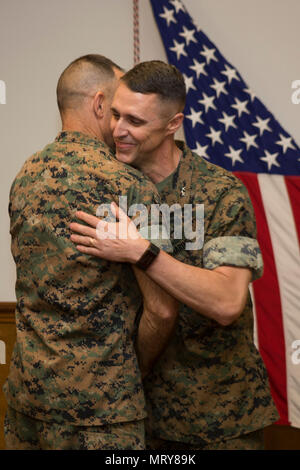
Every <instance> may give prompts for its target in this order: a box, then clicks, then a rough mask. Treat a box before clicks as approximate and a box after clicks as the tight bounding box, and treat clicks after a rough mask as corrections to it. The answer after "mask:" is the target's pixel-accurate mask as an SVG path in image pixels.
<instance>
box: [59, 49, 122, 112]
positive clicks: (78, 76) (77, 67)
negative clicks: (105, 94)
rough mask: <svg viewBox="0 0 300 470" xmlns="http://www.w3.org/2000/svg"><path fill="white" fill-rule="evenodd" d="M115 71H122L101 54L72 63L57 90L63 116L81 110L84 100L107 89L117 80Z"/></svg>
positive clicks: (87, 56) (64, 73)
mask: <svg viewBox="0 0 300 470" xmlns="http://www.w3.org/2000/svg"><path fill="white" fill-rule="evenodd" d="M114 69H117V70H122V69H121V68H120V67H119V66H118V65H116V64H115V63H114V62H113V61H111V60H110V59H108V58H106V57H104V56H102V55H99V54H88V55H85V56H82V57H79V58H78V59H76V60H74V61H73V62H71V63H70V64H69V65H68V67H67V68H66V69H65V70H64V71H63V73H62V74H61V76H60V78H59V80H58V84H57V89H56V93H57V104H58V108H59V111H60V114H61V116H62V117H63V116H64V114H65V113H66V112H67V111H68V110H78V109H80V107H81V106H82V104H83V102H84V100H85V99H86V98H87V97H88V96H93V95H94V94H95V93H96V92H97V91H98V90H99V89H102V90H103V89H104V90H105V89H107V87H108V85H109V83H110V82H111V81H112V80H114V78H115V73H114Z"/></svg>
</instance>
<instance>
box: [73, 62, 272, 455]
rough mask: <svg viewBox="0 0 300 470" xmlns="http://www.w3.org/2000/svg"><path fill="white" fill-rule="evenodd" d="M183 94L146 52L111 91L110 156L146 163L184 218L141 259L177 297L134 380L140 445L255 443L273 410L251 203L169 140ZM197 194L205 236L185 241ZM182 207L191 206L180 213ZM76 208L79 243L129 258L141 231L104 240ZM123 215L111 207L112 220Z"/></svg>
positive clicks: (227, 179)
mask: <svg viewBox="0 0 300 470" xmlns="http://www.w3.org/2000/svg"><path fill="white" fill-rule="evenodd" d="M174 82H175V83H176V86H175V84H174ZM183 95H184V82H183V79H182V77H181V75H180V74H179V72H177V73H175V72H174V67H172V66H169V65H167V64H164V63H162V62H159V61H150V62H146V63H141V64H138V65H137V66H136V67H135V68H133V69H132V70H130V71H129V72H127V73H126V74H125V75H124V76H123V77H122V79H121V81H120V84H119V86H118V88H117V91H116V93H115V96H114V99H113V102H112V131H113V137H114V140H115V145H116V157H117V159H118V160H119V161H122V162H126V163H129V164H130V165H132V166H135V167H137V168H138V169H140V170H141V171H142V172H143V173H144V174H146V175H147V176H148V177H149V178H150V179H151V180H152V181H153V182H154V183H155V184H156V186H157V188H158V190H159V192H160V196H161V200H162V202H163V203H166V204H167V205H168V206H169V207H170V206H172V205H174V204H179V205H180V207H181V208H182V212H181V214H182V218H183V219H184V220H183V221H184V227H187V228H189V230H187V231H185V232H184V236H183V237H182V238H181V239H179V238H178V237H177V236H175V232H176V230H177V223H178V222H180V223H182V220H181V219H178V215H177V217H175V222H174V224H173V227H172V230H171V236H172V241H173V245H174V256H170V255H169V254H167V253H163V252H160V253H159V254H158V255H157V256H156V258H155V260H154V261H153V262H152V263H151V264H150V266H149V267H148V268H147V270H146V274H147V275H148V276H149V278H151V279H152V280H154V281H155V282H156V283H157V284H159V285H160V286H161V287H162V288H163V289H165V290H166V291H167V292H168V293H169V294H171V295H172V296H173V297H174V298H176V299H177V300H178V301H180V303H181V304H180V311H179V318H178V324H177V326H176V330H175V333H174V335H173V337H172V340H171V341H170V344H169V345H168V347H167V349H166V350H165V351H164V352H163V354H162V355H161V357H160V358H159V359H158V361H157V362H156V363H155V364H154V367H153V370H152V371H151V372H150V373H149V374H148V375H147V377H146V378H145V381H144V386H145V391H146V397H147V403H148V408H147V409H148V423H147V429H148V438H149V440H148V446H149V448H151V449H160V450H162V449H163V450H171V449H182V450H188V449H199V450H212V449H261V448H263V433H262V429H263V428H264V427H266V426H267V425H269V424H271V423H273V422H274V421H276V419H278V414H277V411H276V408H275V406H274V404H273V402H272V399H271V395H270V390H269V384H268V377H267V373H266V370H265V367H264V365H263V362H262V359H261V357H260V355H259V353H258V351H257V349H256V348H255V346H254V344H253V314H252V305H251V299H250V295H249V289H248V287H249V283H250V282H251V280H254V279H257V278H258V277H260V276H261V274H262V258H261V254H260V250H259V246H258V243H257V241H256V226H255V218H254V213H253V209H252V205H251V202H250V199H249V196H248V193H247V191H246V188H245V187H244V186H243V184H242V183H241V181H240V180H238V179H237V178H236V177H235V176H234V175H233V174H232V173H229V172H228V171H226V170H223V169H222V168H219V167H217V166H215V165H212V164H211V163H209V162H207V161H206V160H204V159H203V158H200V157H199V156H198V155H196V154H195V153H193V152H192V151H191V150H190V149H189V148H188V147H187V146H186V145H185V144H184V143H183V142H177V141H175V140H174V134H175V132H176V131H177V130H178V129H179V127H180V126H181V123H182V120H183V113H182V112H183V108H184V100H183V99H182V97H183ZM203 205H204V220H203V219H202V222H203V235H204V243H203V244H202V245H201V246H199V243H198V244H197V243H196V246H195V244H193V243H191V240H192V239H193V236H196V235H197V230H196V231H195V225H196V229H197V224H198V222H199V223H200V224H199V227H198V229H199V230H198V231H199V232H201V214H203V212H201V211H199V212H197V210H198V209H199V207H200V208H201V207H203ZM188 207H191V208H192V212H191V213H190V212H187V214H188V216H187V218H186V217H185V215H186V213H185V209H186V208H188ZM191 214H192V217H191ZM199 214H200V216H199ZM122 217H123V216H122ZM79 218H81V219H82V220H84V221H85V222H86V223H88V224H89V225H91V227H93V228H89V229H87V228H86V227H83V226H80V225H79V224H72V225H71V228H72V229H73V230H74V231H76V232H78V233H80V234H81V236H78V235H73V236H72V239H73V241H74V242H75V243H77V244H78V249H79V250H80V251H81V252H83V253H91V252H90V248H89V246H88V244H87V243H86V240H87V235H88V236H91V237H93V239H94V242H93V252H92V253H91V254H94V255H96V256H98V257H100V258H105V259H111V252H116V251H118V253H119V256H118V260H119V261H125V260H126V261H127V262H128V260H129V261H130V262H131V263H132V264H133V265H134V263H135V262H136V261H137V259H138V258H137V255H136V251H135V250H137V249H138V246H139V244H140V243H141V240H140V239H138V240H135V244H134V245H133V244H132V241H131V240H120V239H118V238H114V239H111V240H108V241H107V240H105V242H104V241H103V239H102V238H101V236H99V230H98V231H97V230H95V229H96V227H99V225H100V226H101V225H102V224H103V222H101V221H100V222H99V221H98V219H97V218H95V217H89V216H88V215H85V214H82V213H81V214H79ZM122 223H123V219H122V218H121V219H120V222H119V223H118V224H117V225H118V226H119V227H120V226H121V225H122ZM191 224H192V229H191ZM106 227H107V229H108V230H113V228H114V227H113V226H112V225H110V224H106ZM82 235H83V236H82ZM199 235H200V236H201V233H199ZM200 238H201V237H200ZM198 241H199V240H198ZM125 256H126V258H125Z"/></svg>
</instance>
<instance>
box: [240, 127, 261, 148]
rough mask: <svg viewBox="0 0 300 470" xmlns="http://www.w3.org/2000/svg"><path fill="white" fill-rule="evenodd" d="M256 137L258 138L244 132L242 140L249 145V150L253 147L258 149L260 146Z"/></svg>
mask: <svg viewBox="0 0 300 470" xmlns="http://www.w3.org/2000/svg"><path fill="white" fill-rule="evenodd" d="M256 137H257V136H256V135H255V134H253V135H249V134H248V132H246V131H244V137H241V138H240V140H241V141H242V142H245V144H246V145H247V150H249V148H250V147H252V146H253V147H256V148H258V145H257V143H256V142H255V139H256Z"/></svg>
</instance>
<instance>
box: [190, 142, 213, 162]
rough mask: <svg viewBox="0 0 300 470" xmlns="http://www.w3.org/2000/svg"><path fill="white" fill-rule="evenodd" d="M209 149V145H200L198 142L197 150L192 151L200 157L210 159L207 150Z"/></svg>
mask: <svg viewBox="0 0 300 470" xmlns="http://www.w3.org/2000/svg"><path fill="white" fill-rule="evenodd" d="M207 148H208V145H203V146H202V145H200V144H199V142H196V148H194V149H192V150H193V151H194V152H196V154H197V155H199V157H204V158H208V159H209V155H207V153H206V149H207Z"/></svg>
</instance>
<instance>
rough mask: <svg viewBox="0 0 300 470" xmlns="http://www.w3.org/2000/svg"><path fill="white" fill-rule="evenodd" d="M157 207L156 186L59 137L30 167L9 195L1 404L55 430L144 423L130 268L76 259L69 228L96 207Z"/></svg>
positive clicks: (97, 148)
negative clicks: (123, 199) (10, 289)
mask: <svg viewBox="0 0 300 470" xmlns="http://www.w3.org/2000/svg"><path fill="white" fill-rule="evenodd" d="M121 195H122V196H127V197H128V205H131V204H133V203H136V204H138V203H143V204H144V205H146V206H147V207H150V204H152V203H155V204H156V203H158V202H159V198H158V194H157V191H156V189H155V187H154V186H153V185H152V183H150V181H149V180H147V179H145V178H144V177H143V176H142V174H141V173H139V172H138V171H136V170H134V169H132V168H130V167H126V166H125V165H123V164H121V163H119V162H118V161H117V160H116V159H115V158H114V156H113V154H111V153H110V151H109V149H108V147H107V146H105V145H104V144H103V143H102V142H100V141H99V140H97V139H94V138H91V137H88V136H86V135H83V134H80V133H78V132H62V133H60V134H59V135H58V137H57V138H56V140H55V142H54V143H51V144H49V145H47V146H46V147H45V148H44V149H43V150H42V151H40V152H38V153H36V154H35V155H33V156H32V157H31V158H29V159H28V160H27V161H26V163H25V164H24V166H23V168H22V169H21V171H20V172H19V174H18V175H17V177H16V179H15V181H14V182H13V185H12V188H11V193H10V205H9V213H10V218H11V236H12V247H11V248H12V254H13V257H14V260H15V263H16V267H17V282H16V297H17V308H16V326H17V340H16V344H15V348H14V352H13V356H12V361H11V367H10V373H9V377H8V379H7V382H6V384H5V386H4V390H5V394H6V398H7V402H8V404H9V405H10V406H11V407H12V408H14V409H16V410H18V411H20V412H21V413H23V414H25V415H28V416H31V417H34V418H36V419H39V420H42V421H43V420H44V421H52V422H54V423H57V424H61V423H65V424H73V425H81V426H91V425H104V424H108V423H118V422H125V421H133V420H140V419H142V418H144V417H145V403H144V393H143V389H142V383H141V377H140V371H139V369H138V364H137V359H136V355H135V352H134V348H133V341H132V334H133V331H134V323H135V316H136V313H137V311H138V310H139V308H140V304H141V295H140V291H139V289H138V287H137V283H136V281H135V277H134V275H133V272H132V270H131V268H130V266H129V265H127V264H124V263H123V264H122V263H110V262H107V261H104V260H100V259H98V258H95V257H91V256H87V255H84V254H82V253H80V252H79V251H78V250H77V249H76V246H74V244H73V243H72V242H71V240H70V230H69V228H68V226H69V224H70V222H71V221H74V220H75V216H74V214H75V212H76V211H77V210H79V209H80V210H83V211H85V212H88V213H91V214H93V215H95V214H96V210H97V208H98V206H99V205H100V204H103V203H107V204H109V203H111V202H112V201H115V202H116V203H118V197H119V196H121Z"/></svg>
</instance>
